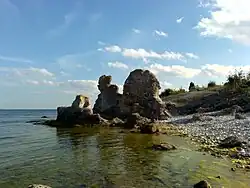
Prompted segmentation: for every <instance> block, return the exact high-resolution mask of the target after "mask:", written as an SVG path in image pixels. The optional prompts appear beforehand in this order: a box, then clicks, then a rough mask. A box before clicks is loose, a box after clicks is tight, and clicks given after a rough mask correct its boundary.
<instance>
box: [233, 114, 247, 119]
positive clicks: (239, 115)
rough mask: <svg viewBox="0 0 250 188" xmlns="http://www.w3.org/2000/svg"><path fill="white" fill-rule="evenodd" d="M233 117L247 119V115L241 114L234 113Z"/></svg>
mask: <svg viewBox="0 0 250 188" xmlns="http://www.w3.org/2000/svg"><path fill="white" fill-rule="evenodd" d="M234 118H235V119H247V117H246V116H245V115H243V114H239V113H235V116H234Z"/></svg>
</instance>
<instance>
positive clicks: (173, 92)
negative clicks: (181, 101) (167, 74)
mask: <svg viewBox="0 0 250 188" xmlns="http://www.w3.org/2000/svg"><path fill="white" fill-rule="evenodd" d="M186 92H187V91H186V90H185V89H183V88H180V89H170V88H167V89H165V90H164V91H163V92H162V93H161V94H160V97H167V96H169V95H177V94H180V93H186Z"/></svg>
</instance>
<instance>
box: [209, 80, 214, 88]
mask: <svg viewBox="0 0 250 188" xmlns="http://www.w3.org/2000/svg"><path fill="white" fill-rule="evenodd" d="M215 86H216V83H215V81H210V82H209V83H208V84H207V87H208V88H211V87H215Z"/></svg>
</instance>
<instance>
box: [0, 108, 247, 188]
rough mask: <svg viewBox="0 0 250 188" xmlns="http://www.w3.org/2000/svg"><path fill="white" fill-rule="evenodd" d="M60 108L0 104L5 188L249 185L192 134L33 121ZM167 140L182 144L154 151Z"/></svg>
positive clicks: (0, 172) (0, 170) (0, 167)
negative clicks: (58, 125) (204, 183)
mask: <svg viewBox="0 0 250 188" xmlns="http://www.w3.org/2000/svg"><path fill="white" fill-rule="evenodd" d="M42 116H47V117H48V118H50V119H53V118H55V117H56V110H0V188H27V187H28V186H29V185H30V184H43V185H48V186H51V187H52V188H80V187H107V188H109V187H124V188H125V187H131V188H132V187H136V188H138V187H143V188H146V187H170V188H178V187H180V188H182V187H184V188H185V187H192V186H193V185H194V184H195V183H197V182H199V181H201V180H207V181H209V182H210V183H211V184H212V185H213V186H214V187H222V186H224V187H237V188H241V187H250V175H249V173H247V172H245V171H243V170H240V169H239V170H236V171H235V172H233V171H231V168H232V163H231V162H230V161H229V160H228V159H225V158H222V159H221V158H215V157H214V156H211V155H209V154H207V153H202V152H199V151H197V145H196V144H195V143H193V142H192V141H191V140H190V139H189V138H182V137H177V136H166V135H147V134H137V133H130V132H128V131H127V130H122V129H119V128H104V127H82V128H81V127H76V128H51V127H48V126H44V125H34V124H33V123H29V122H30V121H33V120H39V119H41V117H42ZM162 142H168V143H170V144H174V145H175V146H176V147H177V150H173V151H155V150H153V149H152V147H151V146H152V144H158V143H162Z"/></svg>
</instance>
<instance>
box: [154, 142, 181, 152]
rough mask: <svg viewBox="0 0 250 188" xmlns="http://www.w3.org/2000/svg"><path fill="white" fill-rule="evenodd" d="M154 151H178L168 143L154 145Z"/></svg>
mask: <svg viewBox="0 0 250 188" xmlns="http://www.w3.org/2000/svg"><path fill="white" fill-rule="evenodd" d="M152 148H153V149H154V150H161V151H169V150H175V149H177V148H176V146H174V145H172V144H168V143H161V144H154V145H153V146H152Z"/></svg>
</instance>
